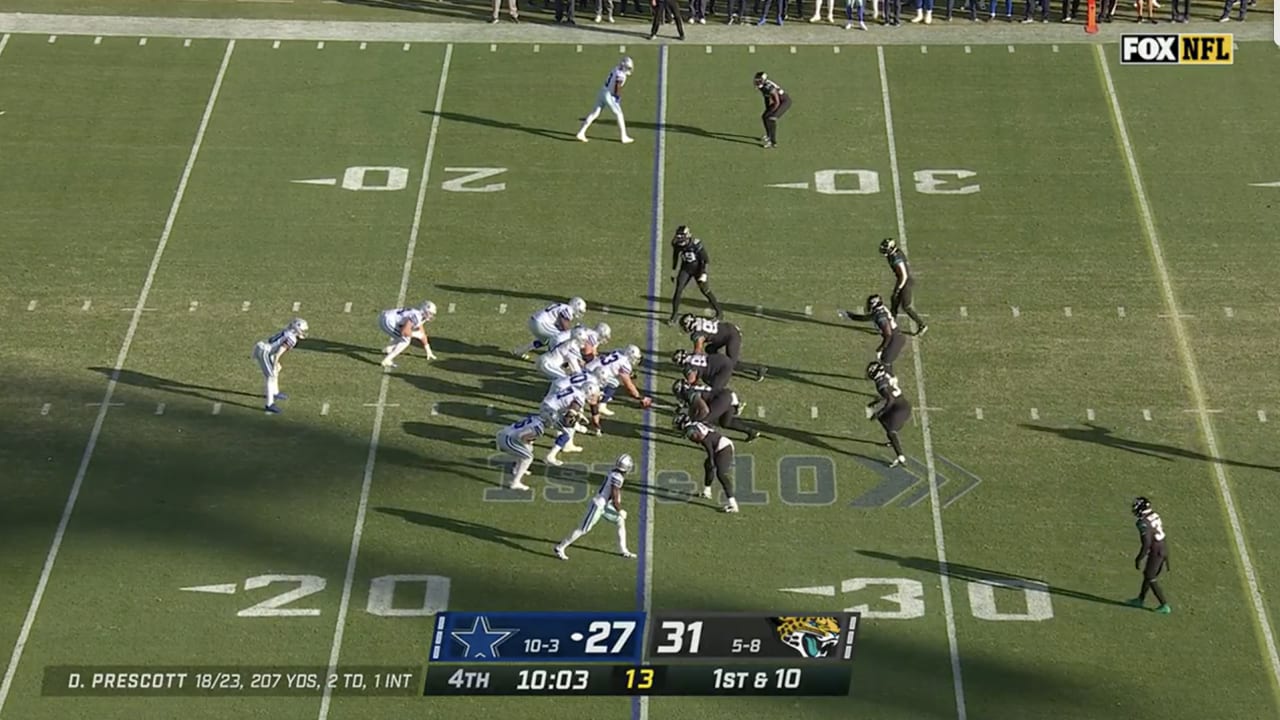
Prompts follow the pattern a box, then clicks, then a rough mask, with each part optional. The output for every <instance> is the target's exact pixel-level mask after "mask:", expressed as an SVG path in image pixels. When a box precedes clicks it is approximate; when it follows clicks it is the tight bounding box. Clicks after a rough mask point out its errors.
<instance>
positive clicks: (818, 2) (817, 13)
mask: <svg viewBox="0 0 1280 720" xmlns="http://www.w3.org/2000/svg"><path fill="white" fill-rule="evenodd" d="M835 12H836V0H827V22H829V23H833V22H835V21H836V19H835ZM821 19H822V0H814V3H813V17H811V18H809V22H811V23H816V22H818V21H819V20H821Z"/></svg>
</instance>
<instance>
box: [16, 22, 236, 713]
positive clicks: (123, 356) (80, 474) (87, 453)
mask: <svg viewBox="0 0 1280 720" xmlns="http://www.w3.org/2000/svg"><path fill="white" fill-rule="evenodd" d="M5 39H6V40H7V39H8V36H6V37H5ZM235 48H236V41H235V40H231V41H228V42H227V49H226V52H224V53H223V54H222V64H221V65H219V66H218V74H217V76H215V77H214V80H213V89H211V90H210V91H209V100H208V102H206V103H205V106H204V115H203V116H201V118H200V127H199V128H198V129H197V130H196V138H195V141H194V142H192V144H191V153H190V154H189V155H188V156H187V164H186V165H185V166H184V167H183V168H182V177H181V179H179V180H178V189H177V191H176V192H175V193H174V196H173V204H172V205H170V206H169V216H168V217H167V218H165V221H164V229H163V230H162V231H161V233H160V241H159V243H157V244H156V251H155V254H154V255H152V257H151V266H150V267H148V268H147V277H146V279H145V280H144V281H143V283H142V290H141V292H139V293H138V302H137V303H136V304H135V305H134V306H133V315H132V316H131V317H130V318H129V329H128V330H127V331H126V332H125V335H124V342H123V343H122V344H121V345H120V352H119V353H118V354H117V355H116V362H115V365H113V366H112V370H111V377H110V378H109V379H108V380H107V389H106V391H105V392H104V393H103V395H102V403H101V405H100V406H99V407H98V415H97V417H96V418H94V421H93V429H92V430H90V431H89V442H88V443H87V444H86V445H85V447H84V454H83V455H81V456H80V467H79V468H77V469H76V476H75V480H74V481H73V482H72V483H71V491H70V493H68V495H67V503H66V506H65V507H64V508H63V510H62V518H61V519H60V520H58V529H57V530H56V531H55V532H54V534H53V543H52V544H50V546H49V554H48V555H47V556H46V557H45V560H44V568H43V569H41V571H40V579H39V580H38V581H37V582H36V590H35V593H33V594H32V596H31V605H30V607H28V608H27V615H26V617H25V618H24V619H23V621H22V629H21V630H20V631H19V632H18V640H17V642H15V643H14V645H13V654H12V655H11V656H10V657H9V667H8V669H7V670H5V673H4V680H3V681H2V682H0V714H3V712H4V703H5V700H6V699H7V698H8V697H9V689H10V688H11V687H12V686H13V678H14V676H15V675H16V674H17V672H18V663H20V662H21V661H22V651H23V650H24V649H25V648H26V646H27V640H28V639H29V638H30V637H31V628H32V626H33V625H35V622H36V614H37V613H39V612H40V601H41V600H43V599H44V592H45V589H46V588H47V587H48V586H49V576H50V575H51V574H52V573H53V565H54V563H55V562H57V560H58V551H59V550H60V549H61V548H62V540H63V538H64V537H66V534H67V525H68V524H69V523H70V522H71V513H72V512H74V511H75V509H76V500H77V499H79V497H80V488H81V486H82V485H84V478H85V474H86V473H88V472H89V461H90V460H92V459H93V451H94V449H95V448H97V446H98V438H99V437H101V435H102V426H103V423H105V422H106V419H107V412H108V411H109V410H110V409H111V405H112V403H111V399H112V397H113V396H114V395H115V393H116V384H117V383H118V382H119V381H120V371H121V369H122V368H124V363H125V360H127V359H128V357H129V348H130V347H132V346H133V338H134V335H136V334H137V332H138V322H139V321H140V320H141V319H142V311H143V309H144V308H145V307H146V304H147V297H148V296H149V295H150V294H151V286H152V284H153V283H154V282H155V279H156V271H157V270H159V268H160V259H161V258H163V257H164V249H165V247H166V246H168V244H169V236H170V235H171V234H172V233H173V225H174V222H176V221H177V219H178V210H179V208H181V207H182V198H183V196H184V195H186V192H187V183H188V181H190V179H191V171H192V169H193V168H194V167H195V164H196V158H197V157H199V155H200V146H201V145H202V144H203V143H204V134H205V131H206V130H207V129H208V127H209V118H210V117H211V116H212V115H213V107H214V105H215V104H217V102H218V93H219V92H220V91H221V90H222V79H223V78H224V77H226V74H227V66H228V65H229V64H230V63H231V53H232V52H233V51H235Z"/></svg>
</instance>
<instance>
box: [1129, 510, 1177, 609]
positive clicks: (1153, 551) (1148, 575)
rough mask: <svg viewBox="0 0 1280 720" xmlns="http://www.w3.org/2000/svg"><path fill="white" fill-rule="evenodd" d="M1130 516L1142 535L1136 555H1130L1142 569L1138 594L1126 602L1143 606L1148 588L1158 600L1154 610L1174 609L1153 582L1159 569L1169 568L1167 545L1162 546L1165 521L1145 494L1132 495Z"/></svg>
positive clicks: (1159, 571)
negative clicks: (1131, 515)
mask: <svg viewBox="0 0 1280 720" xmlns="http://www.w3.org/2000/svg"><path fill="white" fill-rule="evenodd" d="M1133 516H1134V517H1136V518H1137V519H1138V522H1137V525H1138V535H1139V536H1140V537H1141V538H1142V547H1140V548H1139V549H1138V556H1137V557H1135V558H1134V559H1133V567H1134V569H1136V570H1141V571H1142V589H1141V590H1139V591H1138V597H1136V598H1134V599H1132V600H1130V601H1129V604H1130V605H1132V606H1134V607H1139V608H1140V607H1142V606H1143V605H1144V604H1145V603H1146V601H1147V590H1150V591H1151V592H1152V593H1154V594H1155V596H1156V602H1158V603H1160V605H1159V606H1158V607H1156V612H1158V613H1160V614H1161V615H1168V614H1169V613H1170V612H1172V611H1173V610H1172V609H1171V608H1170V607H1169V603H1167V602H1165V599H1164V593H1163V592H1161V590H1160V584H1159V583H1158V582H1156V578H1158V577H1159V576H1160V573H1161V572H1163V571H1164V570H1167V569H1168V568H1169V549H1168V548H1167V547H1166V546H1165V535H1164V522H1162V521H1161V520H1160V516H1159V515H1157V514H1156V511H1155V510H1154V509H1153V508H1152V507H1151V501H1150V500H1148V499H1146V498H1144V497H1140V498H1135V499H1134V501H1133ZM1144 559H1145V560H1146V561H1147V562H1146V565H1145V566H1144V565H1143V564H1142V561H1143V560H1144Z"/></svg>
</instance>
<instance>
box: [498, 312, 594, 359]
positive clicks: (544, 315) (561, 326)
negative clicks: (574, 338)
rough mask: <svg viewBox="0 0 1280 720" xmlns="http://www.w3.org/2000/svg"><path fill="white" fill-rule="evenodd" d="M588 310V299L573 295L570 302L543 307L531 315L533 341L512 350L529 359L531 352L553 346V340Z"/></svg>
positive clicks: (530, 330)
mask: <svg viewBox="0 0 1280 720" xmlns="http://www.w3.org/2000/svg"><path fill="white" fill-rule="evenodd" d="M586 311H587V301H586V300H583V299H582V298H580V297H572V298H569V301H568V302H562V303H552V304H550V305H548V306H546V307H544V308H542V309H541V310H539V311H538V312H536V313H534V314H533V315H532V316H530V317H529V332H530V333H532V334H533V342H531V343H529V344H528V345H526V346H524V347H522V348H516V349H515V350H512V351H511V352H512V354H514V355H518V356H519V357H520V358H521V359H522V360H528V359H529V353H531V352H533V351H534V350H538V349H541V348H546V347H549V346H551V343H552V341H554V340H555V339H556V338H557V337H558V336H559V335H560V334H561V333H563V332H566V331H567V330H568V329H569V326H570V325H572V324H573V321H574V320H577V319H578V318H580V317H582V315H583V313H585V312H586Z"/></svg>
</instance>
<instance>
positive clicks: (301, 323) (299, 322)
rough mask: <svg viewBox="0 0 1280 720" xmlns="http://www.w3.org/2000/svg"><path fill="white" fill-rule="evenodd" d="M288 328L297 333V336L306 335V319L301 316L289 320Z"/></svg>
mask: <svg viewBox="0 0 1280 720" xmlns="http://www.w3.org/2000/svg"><path fill="white" fill-rule="evenodd" d="M289 328H290V329H292V330H293V331H294V332H296V333H298V337H306V336H307V330H308V329H310V328H309V327H308V325H307V321H306V320H303V319H302V318H294V319H292V320H290V321H289Z"/></svg>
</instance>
